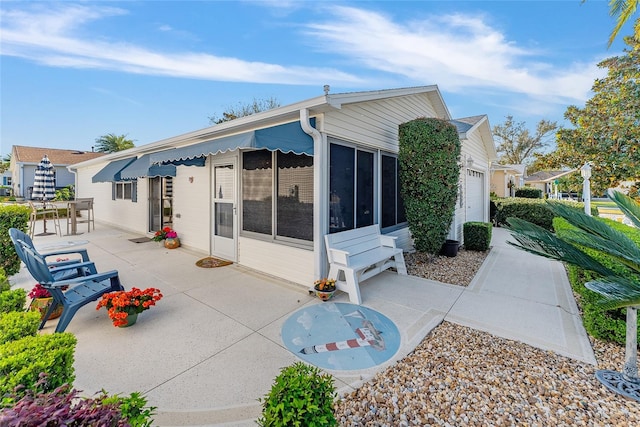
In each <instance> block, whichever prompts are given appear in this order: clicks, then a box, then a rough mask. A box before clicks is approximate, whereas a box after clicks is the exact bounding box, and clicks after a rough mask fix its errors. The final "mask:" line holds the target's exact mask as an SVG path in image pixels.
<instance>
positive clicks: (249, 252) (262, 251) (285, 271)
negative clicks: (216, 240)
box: [238, 236, 315, 287]
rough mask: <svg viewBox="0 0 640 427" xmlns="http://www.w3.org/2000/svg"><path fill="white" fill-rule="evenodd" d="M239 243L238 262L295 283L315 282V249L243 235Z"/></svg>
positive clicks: (306, 283) (308, 283)
mask: <svg viewBox="0 0 640 427" xmlns="http://www.w3.org/2000/svg"><path fill="white" fill-rule="evenodd" d="M238 243H239V246H238V264H240V265H243V266H245V267H249V268H251V269H254V270H258V271H262V272H264V273H266V274H269V275H271V276H275V277H281V278H283V279H285V280H288V281H290V282H293V283H298V284H301V285H306V286H309V287H310V286H311V285H312V284H313V281H314V280H315V278H314V274H313V272H314V266H313V263H314V257H313V251H311V250H307V249H300V248H296V247H293V246H286V245H280V244H278V243H270V242H266V241H263V240H256V239H251V238H248V237H243V236H240V237H239V242H238Z"/></svg>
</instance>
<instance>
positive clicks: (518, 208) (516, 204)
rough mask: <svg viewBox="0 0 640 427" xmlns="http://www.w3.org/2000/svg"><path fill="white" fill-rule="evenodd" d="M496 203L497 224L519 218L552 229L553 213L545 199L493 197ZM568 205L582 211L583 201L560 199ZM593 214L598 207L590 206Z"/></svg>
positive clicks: (595, 214)
mask: <svg viewBox="0 0 640 427" xmlns="http://www.w3.org/2000/svg"><path fill="white" fill-rule="evenodd" d="M493 202H494V203H495V205H496V210H497V211H496V217H495V222H496V224H497V225H507V218H510V217H514V218H520V219H523V220H525V221H529V222H531V223H533V224H536V225H538V226H540V227H542V228H544V229H546V230H549V231H553V218H554V214H553V212H552V211H551V209H549V206H548V205H547V201H546V200H544V199H527V198H522V197H508V198H504V199H494V200H493ZM560 203H565V204H567V205H569V206H572V207H575V208H576V209H580V210H582V211H584V203H577V202H571V201H560ZM591 213H592V215H593V216H597V215H598V208H597V207H595V206H593V207H592V208H591Z"/></svg>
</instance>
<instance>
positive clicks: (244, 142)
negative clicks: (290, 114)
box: [150, 119, 315, 166]
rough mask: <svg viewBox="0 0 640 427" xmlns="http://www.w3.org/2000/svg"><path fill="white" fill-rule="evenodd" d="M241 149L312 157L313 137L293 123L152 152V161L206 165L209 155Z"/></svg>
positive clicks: (298, 123)
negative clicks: (276, 151) (205, 161)
mask: <svg viewBox="0 0 640 427" xmlns="http://www.w3.org/2000/svg"><path fill="white" fill-rule="evenodd" d="M311 125H312V126H314V125H315V119H311ZM238 148H255V149H267V150H271V151H275V150H279V151H282V152H283V153H291V152H293V153H295V154H307V155H309V156H313V138H311V136H310V135H308V134H306V133H305V132H304V131H303V130H302V128H301V127H300V122H292V123H287V124H284V125H278V126H273V127H270V128H266V129H259V130H255V131H251V132H245V133H241V134H237V135H231V136H225V137H222V138H218V139H213V140H211V141H205V142H201V143H199V144H193V145H188V146H186V147H180V148H174V149H172V150H165V151H161V152H159V153H153V154H151V158H150V161H151V163H163V164H166V163H171V164H175V165H187V166H193V165H195V166H204V159H205V158H206V157H207V156H208V155H215V154H218V153H224V152H227V151H232V150H236V149H238Z"/></svg>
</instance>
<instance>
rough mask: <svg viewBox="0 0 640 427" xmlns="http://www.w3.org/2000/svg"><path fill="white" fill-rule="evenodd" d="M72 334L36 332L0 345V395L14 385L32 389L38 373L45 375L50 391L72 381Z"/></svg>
mask: <svg viewBox="0 0 640 427" xmlns="http://www.w3.org/2000/svg"><path fill="white" fill-rule="evenodd" d="M76 343H77V340H76V337H75V336H73V335H72V334H70V333H68V332H63V333H57V334H51V335H36V336H33V337H31V336H29V337H25V338H22V339H19V340H16V341H10V342H7V343H5V344H2V345H0V396H4V395H7V394H9V393H11V392H13V391H14V389H15V387H16V386H18V385H23V386H25V387H26V389H34V388H35V384H36V382H38V379H39V376H40V373H42V372H44V373H46V374H47V379H48V381H47V386H46V389H45V390H43V391H50V390H53V389H55V388H56V387H59V386H61V385H63V384H73V380H74V379H75V373H74V370H73V353H74V351H75V347H76Z"/></svg>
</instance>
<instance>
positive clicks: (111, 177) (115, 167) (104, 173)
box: [91, 157, 136, 183]
mask: <svg viewBox="0 0 640 427" xmlns="http://www.w3.org/2000/svg"><path fill="white" fill-rule="evenodd" d="M134 160H136V158H135V157H128V158H126V159H121V160H114V161H112V162H109V164H108V165H107V166H105V167H103V168H102V169H101V170H100V172H98V173H97V174H95V175H94V176H93V178H91V182H94V183H95V182H117V181H122V177H121V176H120V171H122V169H124V168H126V167H127V166H129V164H131V163H132V162H133V161H134Z"/></svg>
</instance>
